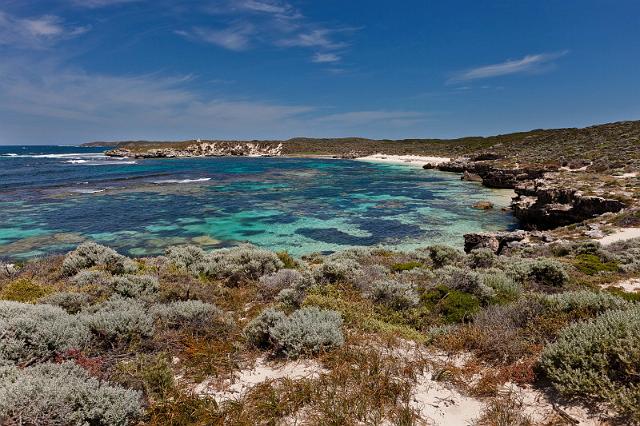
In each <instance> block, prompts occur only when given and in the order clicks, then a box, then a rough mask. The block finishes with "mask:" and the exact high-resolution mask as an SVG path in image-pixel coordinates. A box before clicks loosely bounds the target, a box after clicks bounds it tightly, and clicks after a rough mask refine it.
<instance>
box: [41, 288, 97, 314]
mask: <svg viewBox="0 0 640 426" xmlns="http://www.w3.org/2000/svg"><path fill="white" fill-rule="evenodd" d="M90 300H91V299H90V297H89V295H88V294H85V293H69V292H60V293H52V294H49V295H47V296H45V297H42V298H40V299H38V303H40V304H44V305H53V306H59V307H61V308H62V309H64V310H65V311H67V312H68V313H70V314H77V313H78V312H80V311H81V310H82V308H84V307H86V306H88V305H89V302H90Z"/></svg>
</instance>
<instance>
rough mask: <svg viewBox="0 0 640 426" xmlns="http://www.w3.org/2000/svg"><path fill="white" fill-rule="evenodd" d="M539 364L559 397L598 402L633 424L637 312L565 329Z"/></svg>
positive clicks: (639, 385) (638, 406) (638, 391)
mask: <svg viewBox="0 0 640 426" xmlns="http://www.w3.org/2000/svg"><path fill="white" fill-rule="evenodd" d="M540 366H541V368H542V370H543V371H544V373H545V375H546V376H547V377H548V378H549V379H550V380H551V382H552V383H553V384H554V386H555V387H556V388H557V389H558V390H559V391H560V392H561V393H563V394H565V395H567V396H572V397H575V396H581V397H586V398H591V399H593V400H596V401H603V402H605V403H607V404H609V405H610V406H612V407H614V408H615V409H617V410H618V411H619V412H620V413H621V414H622V415H625V416H628V417H630V418H631V419H632V420H633V421H635V422H639V421H640V380H639V379H638V378H639V377H640V308H633V309H629V310H624V311H608V312H605V313H604V314H602V315H601V316H599V317H597V318H595V319H593V320H590V321H586V322H582V323H577V324H574V325H571V326H569V327H567V328H565V329H564V330H562V332H561V333H560V335H559V337H558V340H557V341H556V342H555V343H553V344H551V345H549V346H547V347H546V348H545V350H544V351H543V353H542V356H541V358H540Z"/></svg>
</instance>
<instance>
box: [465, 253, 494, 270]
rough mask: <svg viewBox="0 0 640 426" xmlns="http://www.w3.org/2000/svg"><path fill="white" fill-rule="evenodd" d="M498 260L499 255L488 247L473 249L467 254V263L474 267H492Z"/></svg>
mask: <svg viewBox="0 0 640 426" xmlns="http://www.w3.org/2000/svg"><path fill="white" fill-rule="evenodd" d="M497 260H498V256H496V254H495V253H494V252H493V250H491V249H488V248H480V249H476V250H472V251H471V253H469V254H468V255H467V265H469V266H470V267H471V268H474V269H479V268H483V269H484V268H491V267H493V266H494V265H495V264H496V262H497Z"/></svg>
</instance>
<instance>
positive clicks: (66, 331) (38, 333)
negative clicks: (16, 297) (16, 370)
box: [0, 301, 91, 365]
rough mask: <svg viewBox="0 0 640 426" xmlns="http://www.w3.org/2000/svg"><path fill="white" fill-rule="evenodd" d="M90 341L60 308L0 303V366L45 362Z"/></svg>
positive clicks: (82, 327)
mask: <svg viewBox="0 0 640 426" xmlns="http://www.w3.org/2000/svg"><path fill="white" fill-rule="evenodd" d="M90 339H91V333H90V332H89V329H88V328H87V327H86V326H85V325H84V324H83V323H82V322H81V321H80V320H79V318H78V317H76V316H75V315H69V314H68V313H67V312H65V311H64V310H63V309H62V308H59V307H57V306H51V305H31V304H26V303H19V302H10V301H0V365H3V364H5V365H6V364H11V363H22V362H27V361H31V362H33V361H43V360H47V359H49V358H52V357H53V356H55V355H56V354H57V353H60V352H64V351H67V350H70V349H83V348H84V347H85V346H86V345H87V344H88V343H89V341H90Z"/></svg>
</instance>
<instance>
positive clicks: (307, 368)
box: [193, 358, 325, 403]
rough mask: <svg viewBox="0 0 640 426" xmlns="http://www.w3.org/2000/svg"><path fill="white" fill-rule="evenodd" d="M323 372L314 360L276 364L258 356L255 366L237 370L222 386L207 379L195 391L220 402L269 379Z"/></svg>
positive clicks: (312, 374)
mask: <svg viewBox="0 0 640 426" xmlns="http://www.w3.org/2000/svg"><path fill="white" fill-rule="evenodd" d="M323 372H325V370H324V368H322V367H321V366H320V365H319V364H318V363H317V362H315V361H312V360H304V361H295V362H293V361H291V362H285V363H275V364H274V363H267V361H266V360H265V359H264V358H258V359H257V360H256V363H255V365H254V366H253V368H250V369H245V370H241V371H239V372H237V373H236V374H235V375H234V377H233V379H232V380H228V381H226V382H224V383H223V384H222V385H221V386H220V387H217V386H213V380H210V379H207V380H205V381H203V382H202V383H200V384H198V385H196V386H195V387H194V389H193V391H194V392H195V393H196V394H197V395H210V396H212V397H213V398H214V399H215V400H216V402H218V403H220V402H222V401H228V400H231V399H238V398H241V397H242V396H243V395H244V394H245V393H246V392H247V391H248V390H250V389H251V388H253V387H254V386H255V385H258V384H260V383H264V382H266V381H269V380H278V379H284V378H287V379H292V380H295V379H302V378H315V377H317V376H318V375H319V374H321V373H323Z"/></svg>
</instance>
